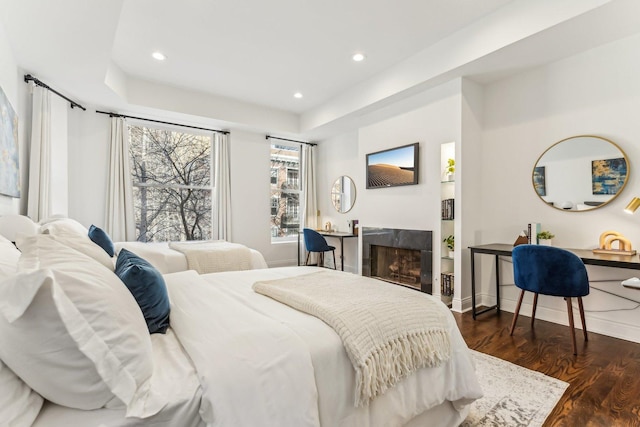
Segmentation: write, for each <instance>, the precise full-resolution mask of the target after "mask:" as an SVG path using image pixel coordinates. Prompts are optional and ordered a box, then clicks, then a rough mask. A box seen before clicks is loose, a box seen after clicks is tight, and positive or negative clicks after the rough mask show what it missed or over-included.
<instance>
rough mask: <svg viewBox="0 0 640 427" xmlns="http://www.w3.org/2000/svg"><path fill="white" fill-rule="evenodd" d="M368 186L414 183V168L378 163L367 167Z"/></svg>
mask: <svg viewBox="0 0 640 427" xmlns="http://www.w3.org/2000/svg"><path fill="white" fill-rule="evenodd" d="M367 170H368V174H367V175H368V182H367V186H368V187H387V186H391V185H405V184H413V172H414V171H413V168H401V167H399V166H395V165H387V164H376V165H371V166H368V167H367Z"/></svg>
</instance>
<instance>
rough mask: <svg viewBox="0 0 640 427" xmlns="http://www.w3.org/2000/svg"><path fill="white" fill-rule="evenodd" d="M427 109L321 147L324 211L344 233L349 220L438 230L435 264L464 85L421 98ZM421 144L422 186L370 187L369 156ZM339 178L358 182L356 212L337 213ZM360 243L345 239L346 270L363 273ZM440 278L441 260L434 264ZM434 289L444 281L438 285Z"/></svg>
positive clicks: (321, 203) (455, 84) (446, 87)
mask: <svg viewBox="0 0 640 427" xmlns="http://www.w3.org/2000/svg"><path fill="white" fill-rule="evenodd" d="M421 96H422V98H423V106H421V107H419V108H416V109H414V110H412V111H410V112H407V113H403V114H400V115H397V116H395V117H392V118H390V119H387V120H383V121H380V122H377V123H374V124H371V125H368V126H365V127H362V128H360V129H359V130H358V131H357V132H351V133H347V134H343V135H341V136H338V137H334V138H331V139H328V140H325V141H322V142H321V143H320V144H319V156H318V164H319V165H321V167H320V172H319V174H318V195H319V196H318V197H319V209H320V212H321V217H322V220H321V222H322V223H323V224H324V223H325V222H326V221H331V223H332V224H337V225H338V230H339V231H346V230H347V221H348V220H350V219H358V220H359V221H360V226H361V227H389V228H405V229H417V230H431V231H433V242H434V245H433V246H434V260H438V259H439V258H440V254H439V248H440V246H441V245H440V244H439V242H440V179H441V167H440V145H441V144H442V143H445V142H451V141H459V140H460V106H461V97H460V81H459V80H456V81H452V82H450V83H447V84H444V85H441V86H439V87H437V88H434V89H431V90H430V91H428V92H427V93H426V94H423V95H421ZM413 142H420V172H419V174H420V177H419V184H418V185H408V186H403V187H391V188H380V189H366V188H365V187H366V185H365V158H366V155H367V153H372V152H375V151H380V150H383V149H386V148H392V147H397V146H400V145H406V144H411V143H413ZM340 175H349V176H350V177H351V178H353V180H354V182H355V184H356V191H357V196H356V201H355V205H354V207H353V209H352V210H351V211H350V212H348V213H346V214H340V213H338V212H337V211H336V210H335V209H334V207H333V205H332V204H331V200H330V198H329V195H330V191H331V186H332V184H333V182H334V181H335V180H336V179H337V178H338V177H339V176H340ZM358 249H359V248H358V247H356V242H355V239H347V240H345V256H346V259H345V270H348V271H358V272H359V271H360V265H359V259H360V255H359V254H360V253H361V252H358V253H357V256H356V250H358ZM434 276H435V277H436V278H439V277H440V275H439V262H436V261H434ZM434 288H439V283H435V282H434Z"/></svg>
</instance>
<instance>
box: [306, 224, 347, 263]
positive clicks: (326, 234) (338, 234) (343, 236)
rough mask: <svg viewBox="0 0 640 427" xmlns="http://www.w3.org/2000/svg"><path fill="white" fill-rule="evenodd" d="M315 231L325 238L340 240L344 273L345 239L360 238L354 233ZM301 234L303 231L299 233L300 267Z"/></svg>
mask: <svg viewBox="0 0 640 427" xmlns="http://www.w3.org/2000/svg"><path fill="white" fill-rule="evenodd" d="M315 231H317V232H318V233H320V235H322V236H324V237H335V238H337V239H339V240H340V269H341V270H342V271H344V239H346V238H349V237H358V235H357V234H353V233H342V232H339V231H322V230H315ZM301 234H302V231H298V265H300V261H301V260H300V235H301ZM336 268H337V266H336Z"/></svg>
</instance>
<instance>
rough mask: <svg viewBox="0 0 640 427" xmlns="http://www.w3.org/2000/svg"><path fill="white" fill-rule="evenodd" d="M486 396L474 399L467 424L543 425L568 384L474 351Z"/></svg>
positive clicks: (465, 426) (466, 426)
mask: <svg viewBox="0 0 640 427" xmlns="http://www.w3.org/2000/svg"><path fill="white" fill-rule="evenodd" d="M471 352H472V354H473V357H474V359H475V361H476V372H477V374H478V379H479V381H480V384H482V390H483V391H484V397H483V398H482V399H479V400H477V401H475V402H474V403H473V405H472V407H471V410H470V412H469V415H468V416H467V419H466V420H465V421H464V422H463V423H462V426H464V427H477V426H481V427H484V426H487V427H488V426H491V427H495V426H509V427H515V426H528V427H534V426H542V424H543V423H544V421H545V420H546V418H547V417H548V416H549V414H550V413H551V411H552V410H553V408H554V407H555V406H556V404H557V403H558V401H559V400H560V398H561V397H562V395H563V393H564V391H565V390H566V389H567V387H569V384H568V383H566V382H564V381H560V380H558V379H555V378H552V377H549V376H547V375H544V374H541V373H540V372H536V371H532V370H530V369H526V368H523V367H521V366H518V365H514V364H513V363H510V362H507V361H505V360H502V359H498V358H497V357H493V356H489V355H488V354H484V353H480V352H477V351H473V350H471Z"/></svg>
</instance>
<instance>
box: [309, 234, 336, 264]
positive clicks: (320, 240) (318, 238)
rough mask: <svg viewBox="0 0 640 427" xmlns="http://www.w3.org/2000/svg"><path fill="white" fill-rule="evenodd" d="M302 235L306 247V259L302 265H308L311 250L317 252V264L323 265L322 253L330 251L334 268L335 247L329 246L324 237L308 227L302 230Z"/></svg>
mask: <svg viewBox="0 0 640 427" xmlns="http://www.w3.org/2000/svg"><path fill="white" fill-rule="evenodd" d="M302 233H303V235H304V245H305V247H306V248H307V259H306V261H305V262H304V265H309V255H311V252H317V253H318V266H320V267H324V253H325V252H329V251H331V252H332V253H333V269H334V270H335V269H336V248H335V246H329V244H327V241H326V239H325V238H324V237H323V236H322V235H321V234H320V233H318V232H317V231H315V230H312V229H310V228H305V229H303V230H302Z"/></svg>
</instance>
